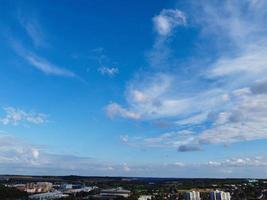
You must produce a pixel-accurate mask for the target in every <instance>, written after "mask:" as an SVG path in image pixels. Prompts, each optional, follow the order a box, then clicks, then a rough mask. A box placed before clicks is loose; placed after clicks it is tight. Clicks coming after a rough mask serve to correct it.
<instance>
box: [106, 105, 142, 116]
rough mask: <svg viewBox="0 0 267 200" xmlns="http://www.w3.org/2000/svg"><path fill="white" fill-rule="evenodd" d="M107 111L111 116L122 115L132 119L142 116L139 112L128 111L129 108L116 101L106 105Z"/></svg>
mask: <svg viewBox="0 0 267 200" xmlns="http://www.w3.org/2000/svg"><path fill="white" fill-rule="evenodd" d="M106 113H107V114H108V116H109V117H115V116H122V117H126V118H130V119H139V118H140V115H139V114H138V113H134V112H131V111H128V110H127V109H125V108H122V107H121V106H120V105H119V104H116V103H111V104H109V105H108V106H107V107H106Z"/></svg>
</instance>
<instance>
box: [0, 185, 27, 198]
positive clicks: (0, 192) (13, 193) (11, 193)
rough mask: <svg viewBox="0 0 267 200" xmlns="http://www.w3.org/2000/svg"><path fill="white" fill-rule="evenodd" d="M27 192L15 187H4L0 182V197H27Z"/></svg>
mask: <svg viewBox="0 0 267 200" xmlns="http://www.w3.org/2000/svg"><path fill="white" fill-rule="evenodd" d="M27 197H28V194H27V192H22V191H19V190H18V189H16V188H11V187H6V186H4V185H1V184H0V199H1V200H13V199H27Z"/></svg>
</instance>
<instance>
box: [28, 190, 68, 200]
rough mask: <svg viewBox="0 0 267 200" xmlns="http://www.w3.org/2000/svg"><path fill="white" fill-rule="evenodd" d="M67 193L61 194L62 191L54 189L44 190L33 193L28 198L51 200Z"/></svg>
mask: <svg viewBox="0 0 267 200" xmlns="http://www.w3.org/2000/svg"><path fill="white" fill-rule="evenodd" d="M68 196H69V195H66V194H63V193H62V192H59V191H55V192H46V193H40V194H33V195H30V196H29V199H32V200H53V199H59V198H63V197H68Z"/></svg>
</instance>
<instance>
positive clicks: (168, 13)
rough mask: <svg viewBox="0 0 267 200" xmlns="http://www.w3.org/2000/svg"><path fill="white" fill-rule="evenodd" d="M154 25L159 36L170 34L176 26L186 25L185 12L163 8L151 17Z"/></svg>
mask: <svg viewBox="0 0 267 200" xmlns="http://www.w3.org/2000/svg"><path fill="white" fill-rule="evenodd" d="M153 22H154V27H155V30H156V31H157V33H158V34H159V35H161V36H166V35H168V34H170V33H171V32H172V31H173V30H174V29H175V28H176V27H177V26H181V25H182V26H184V25H186V17H185V14H184V13H183V12H182V11H180V10H177V9H176V10H173V9H163V10H162V11H161V12H160V14H159V15H157V16H155V17H154V18H153Z"/></svg>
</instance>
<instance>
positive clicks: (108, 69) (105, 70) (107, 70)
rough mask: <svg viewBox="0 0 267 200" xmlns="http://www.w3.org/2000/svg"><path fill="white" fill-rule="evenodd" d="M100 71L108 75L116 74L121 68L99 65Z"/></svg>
mask: <svg viewBox="0 0 267 200" xmlns="http://www.w3.org/2000/svg"><path fill="white" fill-rule="evenodd" d="M98 71H99V72H100V73H101V74H102V75H108V76H111V77H112V76H115V75H116V74H118V73H119V69H118V68H117V67H104V66H102V67H99V68H98Z"/></svg>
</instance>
